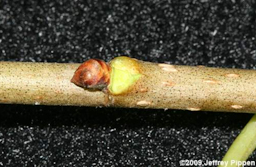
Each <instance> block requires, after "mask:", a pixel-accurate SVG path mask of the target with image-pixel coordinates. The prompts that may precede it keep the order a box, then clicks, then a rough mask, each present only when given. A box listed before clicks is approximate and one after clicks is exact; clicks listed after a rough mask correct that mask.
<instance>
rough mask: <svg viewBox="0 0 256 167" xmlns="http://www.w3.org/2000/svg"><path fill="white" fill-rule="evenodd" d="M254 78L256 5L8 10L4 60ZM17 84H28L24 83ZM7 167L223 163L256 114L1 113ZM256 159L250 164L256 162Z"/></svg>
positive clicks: (10, 6)
mask: <svg viewBox="0 0 256 167" xmlns="http://www.w3.org/2000/svg"><path fill="white" fill-rule="evenodd" d="M118 55H127V56H130V57H135V58H138V59H142V60H147V61H153V62H168V63H172V64H185V65H206V66H214V67H229V68H247V69H254V68H255V63H256V2H255V1H254V0H248V1H238V0H230V1H224V0H223V1H222V0H218V1H215V0H212V1H208V0H201V1H199V0H198V1H196V0H181V1H179V0H176V1H174V0H168V1H161V0H148V1H147V0H141V1H128V0H127V1H125V0H115V1H114V0H108V1H100V0H87V1H82V0H81V1H80V0H72V1H68V0H60V1H52V0H43V1H39V0H38V1H36V0H27V1H26V0H9V1H8V0H0V60H2V61H30V62H31V61H32V62H59V63H61V62H70V63H72V62H83V61H84V60H86V59H89V58H92V57H94V58H95V57H96V58H101V59H104V60H110V59H112V58H113V57H115V56H118ZM17 84H19V82H18V81H17ZM0 108H1V112H0V166H15V167H16V166H28V167H31V166H33V167H36V166H37V167H39V166H40V167H43V166H69V167H70V166H173V167H175V166H179V160H182V159H195V160H198V159H201V160H205V161H206V160H221V158H222V156H223V155H224V154H225V152H226V151H227V149H228V147H229V146H230V144H231V143H232V141H233V140H234V139H235V137H236V136H237V135H238V133H239V132H240V130H241V129H242V128H243V126H244V125H245V124H246V122H247V121H248V120H249V119H250V117H251V116H252V115H251V114H234V113H211V112H208V113H207V112H188V111H178V110H167V111H164V110H137V109H116V108H90V107H61V106H60V107H56V106H54V107H52V106H29V105H27V106H26V105H3V104H1V105H0ZM255 158H256V154H255V153H254V154H253V155H252V157H251V158H250V159H249V160H255Z"/></svg>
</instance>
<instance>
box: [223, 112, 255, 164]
mask: <svg viewBox="0 0 256 167" xmlns="http://www.w3.org/2000/svg"><path fill="white" fill-rule="evenodd" d="M255 148H256V114H255V115H254V116H253V117H252V118H251V119H250V121H249V122H248V123H247V124H246V126H245V127H244V129H243V130H242V131H241V133H240V134H239V135H238V137H237V138H236V139H235V141H234V142H233V144H232V145H231V147H230V148H229V150H228V152H227V153H226V155H225V156H224V158H223V159H222V162H224V163H223V165H220V166H219V167H240V166H242V163H243V162H244V161H246V160H247V158H248V157H249V156H250V155H251V154H252V152H253V151H254V150H255ZM224 164H225V165H224Z"/></svg>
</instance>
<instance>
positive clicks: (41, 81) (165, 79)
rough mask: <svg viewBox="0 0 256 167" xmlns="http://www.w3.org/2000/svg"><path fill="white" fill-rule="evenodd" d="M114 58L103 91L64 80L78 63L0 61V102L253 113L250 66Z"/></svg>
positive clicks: (254, 75)
mask: <svg viewBox="0 0 256 167" xmlns="http://www.w3.org/2000/svg"><path fill="white" fill-rule="evenodd" d="M120 59H121V60H122V61H121V64H119V65H118V66H116V67H114V66H111V64H115V63H113V61H112V63H110V66H111V73H112V72H115V73H112V74H111V77H110V85H109V86H108V87H107V90H105V91H98V90H88V89H83V88H80V87H78V86H76V85H75V84H73V83H71V82H70V80H71V78H72V76H73V74H74V72H75V70H76V69H77V68H78V66H79V64H57V63H22V62H19V63H18V62H0V102H1V103H19V104H42V105H78V106H115V107H133V108H163V109H185V110H191V111H200V110H203V111H224V112H250V113H256V103H255V101H256V91H255V90H256V71H255V70H240V69H221V68H208V67H202V66H194V67H191V66H178V65H169V64H157V63H150V62H144V61H138V60H136V59H131V58H124V57H118V58H116V59H114V60H115V61H114V62H116V60H120ZM132 62H134V63H132ZM122 63H123V64H122ZM126 66H128V67H126ZM123 67H124V69H123ZM128 69H131V71H129V70H128ZM114 76H115V77H114ZM135 76H137V77H135ZM138 76H139V77H138ZM113 77H114V78H115V79H113ZM122 77H123V78H122ZM129 77H134V78H133V79H132V80H130V78H129ZM118 78H120V79H118ZM127 79H128V81H129V82H130V83H129V84H130V85H129V84H128V87H127V84H126V83H128V81H127ZM117 80H121V81H120V82H121V83H120V82H119V81H118V82H119V83H118V82H117ZM122 84H123V85H124V87H125V86H126V87H125V88H124V87H123V86H122ZM120 89H123V90H122V91H120Z"/></svg>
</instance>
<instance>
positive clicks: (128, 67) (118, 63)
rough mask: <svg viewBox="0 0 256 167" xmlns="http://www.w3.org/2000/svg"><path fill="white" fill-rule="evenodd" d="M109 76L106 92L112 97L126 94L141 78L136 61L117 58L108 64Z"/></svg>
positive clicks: (127, 58)
mask: <svg viewBox="0 0 256 167" xmlns="http://www.w3.org/2000/svg"><path fill="white" fill-rule="evenodd" d="M110 66H111V75H110V84H109V86H108V90H109V92H110V93H111V94H112V95H119V94H123V93H126V92H127V91H129V89H131V88H132V86H133V85H134V84H135V83H136V81H137V80H138V79H139V78H140V77H141V73H140V72H139V64H138V62H137V60H136V59H132V58H129V57H124V56H122V57H117V58H115V59H113V60H112V61H111V62H110Z"/></svg>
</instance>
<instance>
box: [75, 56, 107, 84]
mask: <svg viewBox="0 0 256 167" xmlns="http://www.w3.org/2000/svg"><path fill="white" fill-rule="evenodd" d="M109 80H110V66H109V65H108V64H107V63H105V62H104V61H102V60H98V59H90V60H87V61H86V62H84V63H83V64H81V65H80V66H79V67H78V69H77V70H76V72H75V74H74V76H73V78H72V79H71V82H72V83H74V84H76V85H77V86H80V87H82V88H89V89H104V88H106V87H107V85H108V84H109Z"/></svg>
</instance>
